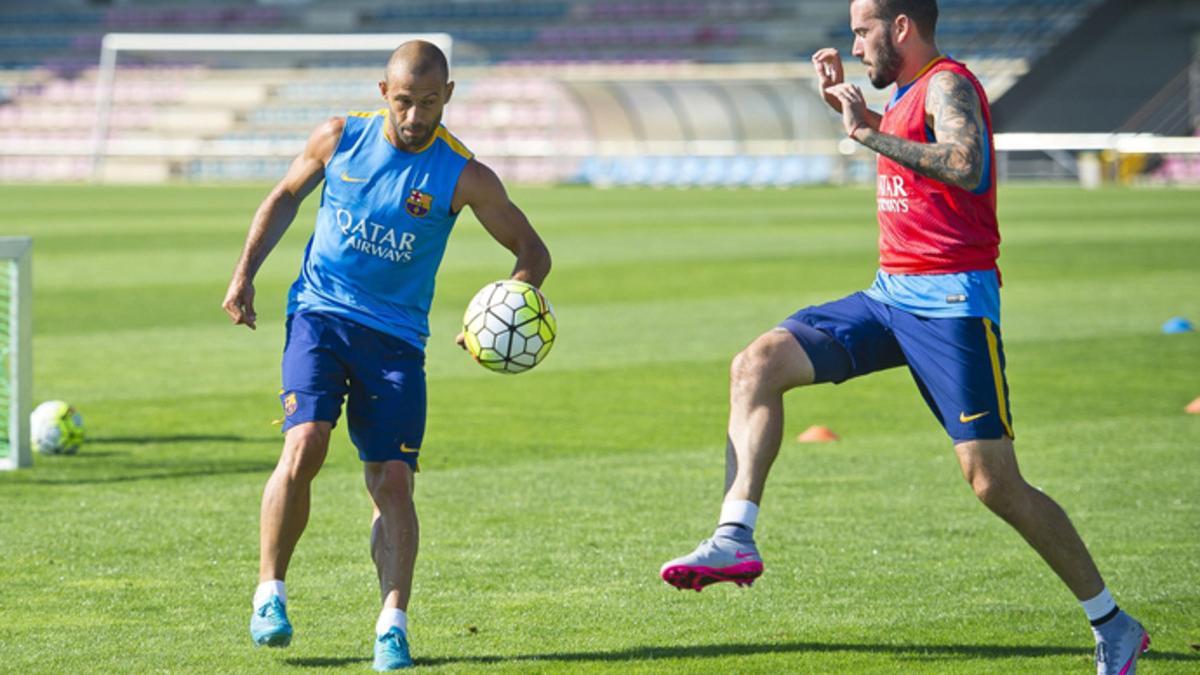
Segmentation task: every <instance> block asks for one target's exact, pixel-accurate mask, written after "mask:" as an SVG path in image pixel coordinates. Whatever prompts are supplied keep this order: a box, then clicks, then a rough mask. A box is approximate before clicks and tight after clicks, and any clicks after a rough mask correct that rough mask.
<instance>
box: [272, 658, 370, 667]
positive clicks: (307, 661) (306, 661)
mask: <svg viewBox="0 0 1200 675" xmlns="http://www.w3.org/2000/svg"><path fill="white" fill-rule="evenodd" d="M283 662H284V663H286V664H288V665H289V666H298V667H300V668H336V667H338V666H348V665H351V664H353V663H370V662H371V659H370V658H368V657H357V656H324V657H322V656H314V657H312V658H286V659H284V660H283Z"/></svg>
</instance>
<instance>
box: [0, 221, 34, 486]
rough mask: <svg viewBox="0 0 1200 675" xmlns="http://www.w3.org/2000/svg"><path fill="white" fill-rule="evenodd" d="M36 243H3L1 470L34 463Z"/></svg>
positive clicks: (20, 240) (22, 240) (5, 239)
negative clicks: (31, 436)
mask: <svg viewBox="0 0 1200 675" xmlns="http://www.w3.org/2000/svg"><path fill="white" fill-rule="evenodd" d="M32 253H33V239H31V238H29V237H0V269H3V270H4V272H5V274H4V275H3V277H4V281H5V282H6V283H5V284H2V285H0V311H2V312H3V314H4V317H3V318H4V319H5V320H2V321H0V354H2V358H0V364H3V367H2V368H0V405H2V406H3V408H4V409H5V414H0V426H3V429H2V430H0V470H9V469H19V468H22V467H26V466H29V465H30V464H32V463H33V456H32V453H31V450H30V441H29V413H30V410H31V408H32V402H33V352H32V350H31V343H32V337H33V283H32V282H33V276H32V273H33V261H32V257H33V256H32Z"/></svg>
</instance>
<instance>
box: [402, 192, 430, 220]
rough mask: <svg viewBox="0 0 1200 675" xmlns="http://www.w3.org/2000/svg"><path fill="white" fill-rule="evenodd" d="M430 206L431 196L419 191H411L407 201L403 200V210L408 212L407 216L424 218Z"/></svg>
mask: <svg viewBox="0 0 1200 675" xmlns="http://www.w3.org/2000/svg"><path fill="white" fill-rule="evenodd" d="M432 206H433V195H431V194H427V193H424V192H421V191H420V190H413V191H412V194H410V195H408V199H406V200H404V209H405V210H406V211H408V213H409V215H412V216H416V217H417V218H424V217H425V214H427V213H429V209H430V207H432Z"/></svg>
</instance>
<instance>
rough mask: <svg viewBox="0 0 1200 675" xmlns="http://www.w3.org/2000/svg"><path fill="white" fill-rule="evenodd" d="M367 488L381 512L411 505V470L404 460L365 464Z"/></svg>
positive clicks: (407, 507)
mask: <svg viewBox="0 0 1200 675" xmlns="http://www.w3.org/2000/svg"><path fill="white" fill-rule="evenodd" d="M366 473H367V490H368V491H369V492H370V493H371V498H372V499H373V500H374V501H375V507H376V509H378V510H379V511H380V512H381V513H384V512H388V511H391V510H394V509H397V508H398V509H404V510H410V509H412V507H413V490H412V470H411V469H410V468H409V467H408V465H407V464H405V463H404V462H370V463H368V464H367V465H366Z"/></svg>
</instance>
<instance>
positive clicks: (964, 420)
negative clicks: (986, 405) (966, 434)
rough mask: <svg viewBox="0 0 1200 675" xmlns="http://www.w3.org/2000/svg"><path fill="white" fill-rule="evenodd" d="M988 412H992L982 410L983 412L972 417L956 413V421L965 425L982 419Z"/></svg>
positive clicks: (963, 413)
mask: <svg viewBox="0 0 1200 675" xmlns="http://www.w3.org/2000/svg"><path fill="white" fill-rule="evenodd" d="M990 412H992V411H991V410H984V411H983V412H981V413H975V414H974V415H968V414H967V413H965V412H960V413H958V421H959V422H962V423H963V424H966V423H967V422H974V421H975V420H977V419H979V418H980V417H983V416H984V415H986V414H988V413H990Z"/></svg>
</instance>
